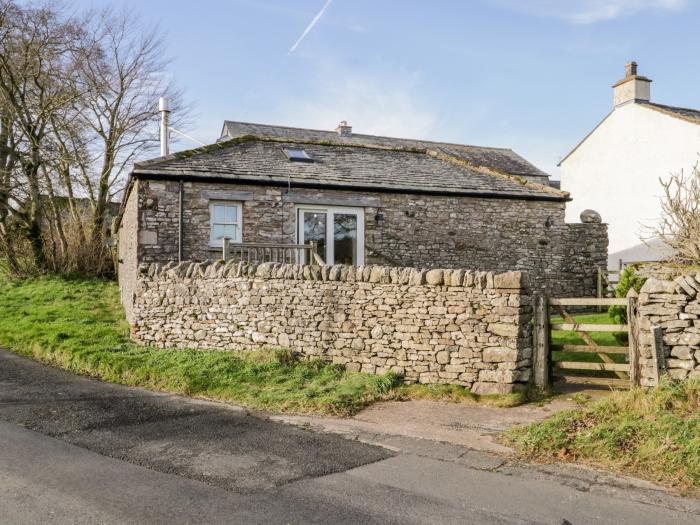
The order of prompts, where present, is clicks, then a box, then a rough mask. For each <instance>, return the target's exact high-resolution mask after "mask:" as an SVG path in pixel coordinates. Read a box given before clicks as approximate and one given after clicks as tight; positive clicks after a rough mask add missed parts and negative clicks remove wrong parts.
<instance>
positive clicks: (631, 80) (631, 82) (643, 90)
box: [613, 61, 651, 107]
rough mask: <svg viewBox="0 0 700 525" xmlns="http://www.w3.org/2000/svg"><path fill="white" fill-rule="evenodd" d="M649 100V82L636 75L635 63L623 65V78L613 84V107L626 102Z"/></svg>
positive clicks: (645, 78)
mask: <svg viewBox="0 0 700 525" xmlns="http://www.w3.org/2000/svg"><path fill="white" fill-rule="evenodd" d="M649 100H651V80H650V79H648V78H647V77H643V76H640V75H638V74H637V63H636V62H634V61H632V62H627V64H625V78H623V79H622V80H618V81H617V82H615V84H613V106H614V107H617V106H621V105H622V104H626V103H627V102H649Z"/></svg>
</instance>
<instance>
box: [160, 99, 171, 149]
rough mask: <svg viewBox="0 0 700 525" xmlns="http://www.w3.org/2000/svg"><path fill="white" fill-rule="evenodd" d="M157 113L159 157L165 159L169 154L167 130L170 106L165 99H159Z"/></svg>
mask: <svg viewBox="0 0 700 525" xmlns="http://www.w3.org/2000/svg"><path fill="white" fill-rule="evenodd" d="M158 111H159V112H160V156H161V157H165V156H166V155H168V154H169V153H170V131H169V129H168V126H169V122H168V120H169V117H170V105H169V104H168V99H167V98H165V97H160V99H159V100H158Z"/></svg>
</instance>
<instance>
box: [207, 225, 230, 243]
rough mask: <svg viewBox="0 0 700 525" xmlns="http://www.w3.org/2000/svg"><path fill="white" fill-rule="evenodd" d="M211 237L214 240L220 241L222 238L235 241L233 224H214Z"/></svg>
mask: <svg viewBox="0 0 700 525" xmlns="http://www.w3.org/2000/svg"><path fill="white" fill-rule="evenodd" d="M212 237H213V238H214V239H215V240H221V239H222V238H223V237H228V238H229V239H235V238H236V226H235V225H233V224H214V225H213V226H212Z"/></svg>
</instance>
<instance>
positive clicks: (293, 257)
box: [221, 238, 325, 265]
mask: <svg viewBox="0 0 700 525" xmlns="http://www.w3.org/2000/svg"><path fill="white" fill-rule="evenodd" d="M221 244H222V246H221V255H222V257H221V258H222V259H223V260H224V261H231V260H234V261H245V262H249V263H258V264H259V263H263V262H275V263H288V264H311V265H324V264H325V262H324V261H323V259H322V258H321V256H320V255H319V254H318V252H317V248H316V243H314V242H311V243H309V244H272V243H232V242H230V241H229V240H228V239H226V238H224V239H222V243H221Z"/></svg>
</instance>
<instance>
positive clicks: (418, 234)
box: [127, 180, 607, 296]
mask: <svg viewBox="0 0 700 525" xmlns="http://www.w3.org/2000/svg"><path fill="white" fill-rule="evenodd" d="M211 200H232V201H237V202H241V203H242V206H243V229H242V232H243V242H253V243H255V242H258V243H260V242H266V243H290V244H293V243H296V231H297V223H296V220H297V214H296V211H295V210H296V207H298V206H303V205H309V204H316V205H319V204H329V205H335V206H343V205H344V206H350V207H361V208H363V209H364V212H365V247H366V258H365V259H366V260H365V263H366V264H381V265H388V266H412V267H417V268H478V269H480V270H484V271H496V272H502V271H509V270H517V271H526V272H528V274H529V275H530V279H531V283H532V286H533V288H536V289H539V290H544V289H546V290H547V291H548V293H549V294H550V295H553V296H572V295H575V296H592V295H595V292H596V278H597V267H598V266H601V267H605V266H606V265H607V225H605V224H600V223H586V224H566V223H565V222H564V208H565V203H563V202H555V201H531V200H522V199H503V198H481V197H479V198H476V197H446V196H433V195H415V194H407V193H406V194H397V193H379V192H376V193H367V192H354V191H337V190H313V189H299V188H294V187H292V189H291V191H287V188H279V187H271V186H256V185H242V184H235V185H233V184H226V183H215V182H185V183H184V199H183V201H184V202H183V208H184V217H183V223H184V228H183V259H185V260H195V261H203V260H207V259H211V260H215V259H218V258H220V257H221V250H220V249H219V248H214V249H212V248H210V247H209V246H208V244H209V202H210V201H211ZM138 208H139V222H138V227H139V229H140V231H139V234H138V237H139V248H138V250H139V262H160V263H163V264H164V263H166V262H170V261H177V255H178V253H177V252H178V246H177V230H178V210H179V208H178V183H177V181H162V180H158V181H153V180H150V181H149V180H142V181H140V182H139V191H138ZM127 235H133V236H135V235H136V233H128V234H127Z"/></svg>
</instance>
